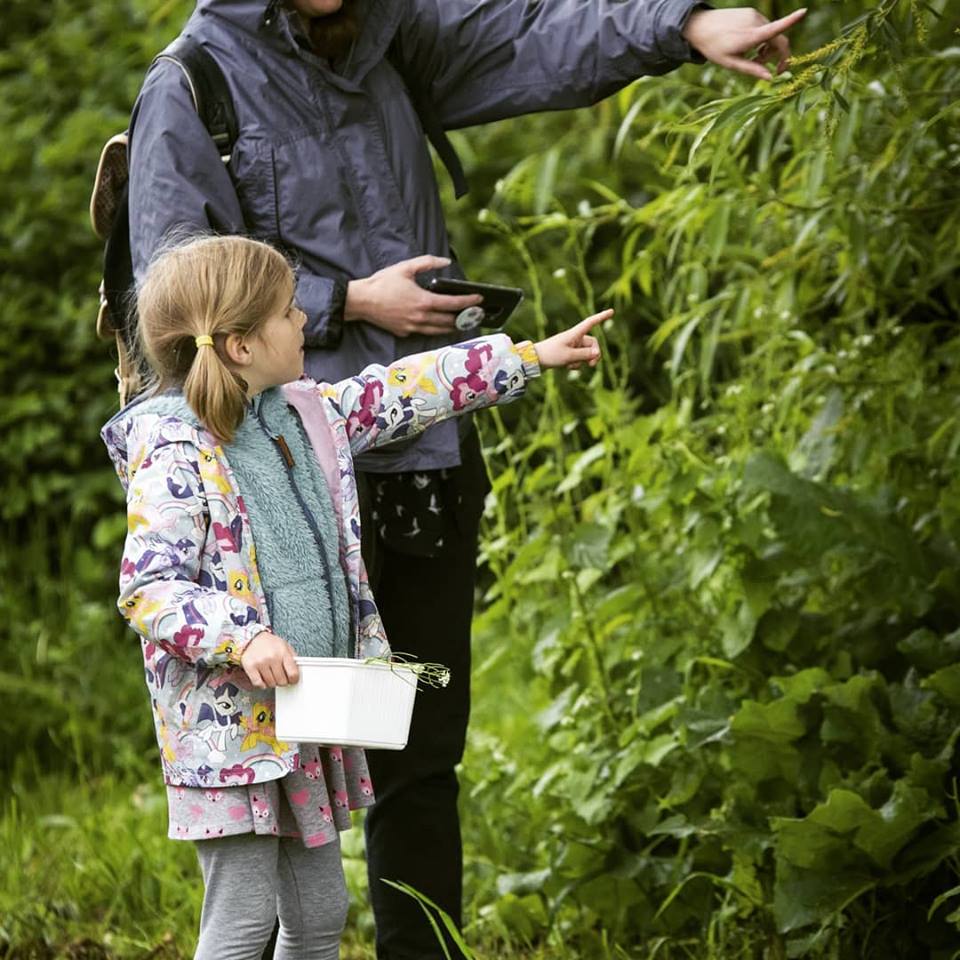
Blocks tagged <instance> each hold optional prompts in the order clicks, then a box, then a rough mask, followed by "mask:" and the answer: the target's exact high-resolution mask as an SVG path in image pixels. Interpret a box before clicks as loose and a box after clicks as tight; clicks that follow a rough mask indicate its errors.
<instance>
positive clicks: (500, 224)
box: [474, 0, 960, 957]
mask: <svg viewBox="0 0 960 960" xmlns="http://www.w3.org/2000/svg"><path fill="white" fill-rule="evenodd" d="M944 9H945V8H944V7H943V5H940V6H939V7H929V6H921V5H919V4H908V3H903V2H901V3H897V2H895V0H890V2H884V3H880V4H878V5H877V6H876V7H875V8H873V9H871V10H869V11H867V12H861V13H860V14H859V15H858V16H856V17H855V18H853V19H852V20H851V22H850V23H849V24H847V25H846V26H845V28H844V29H843V30H842V31H840V32H839V35H838V36H837V37H835V38H834V39H830V38H829V33H828V32H827V29H826V28H827V27H828V17H829V14H827V13H821V14H820V15H819V18H818V19H819V24H817V26H819V28H820V29H821V30H822V31H823V33H822V35H823V36H824V37H825V38H826V39H827V41H828V42H825V44H824V46H823V47H822V48H820V49H819V50H817V51H815V52H814V53H812V54H811V55H809V56H808V57H806V58H805V60H806V63H801V64H799V71H798V74H797V75H796V76H795V77H788V78H785V79H783V80H782V81H781V82H779V83H776V84H774V85H773V86H772V87H764V88H761V87H758V88H757V89H756V90H754V91H751V92H749V93H741V92H738V90H737V89H736V88H735V87H734V86H733V84H732V82H731V85H730V87H729V88H728V90H727V91H726V92H727V95H725V96H721V97H720V98H719V99H718V98H717V97H716V91H715V90H713V89H710V88H709V87H708V86H707V82H706V81H707V80H708V79H709V80H715V81H719V78H713V77H709V78H704V79H705V82H704V85H702V86H701V85H699V84H694V83H688V82H686V81H685V80H684V79H680V78H678V79H676V80H672V81H667V82H666V83H663V82H658V83H654V82H642V83H640V84H638V85H637V86H636V87H635V88H633V89H632V90H631V91H630V92H628V93H624V94H623V95H622V96H620V97H619V98H616V99H615V100H613V101H611V102H608V103H607V104H605V105H603V106H602V107H600V108H598V109H597V110H596V111H595V112H594V114H593V116H592V118H591V120H590V121H584V128H586V127H587V125H588V124H589V130H587V129H583V132H582V137H583V139H582V140H581V127H580V126H579V125H578V126H576V127H575V129H573V130H572V131H571V132H570V134H569V141H563V140H561V141H560V142H559V144H558V143H557V141H556V139H554V140H553V141H552V145H551V146H550V147H549V148H548V149H547V150H546V151H542V152H540V153H538V154H537V155H535V156H531V157H528V158H527V159H525V160H524V161H523V162H522V163H521V164H520V165H518V166H517V167H515V168H514V169H513V170H511V171H509V172H506V173H505V175H504V176H503V177H502V178H501V179H500V181H499V183H498V186H497V190H496V194H495V199H494V202H493V203H492V204H491V207H490V210H489V211H488V212H487V213H486V214H485V215H484V217H483V223H482V225H483V226H484V227H486V228H487V229H492V230H493V231H495V233H496V235H497V236H498V238H499V240H500V242H501V243H503V244H505V245H509V246H510V247H511V248H512V249H513V250H514V251H516V253H517V254H519V256H518V257H517V258H516V259H517V262H518V263H521V264H524V265H525V267H526V269H527V270H528V271H529V279H528V283H529V284H530V286H531V287H532V289H533V290H534V292H535V296H534V308H535V309H534V314H535V315H534V318H533V320H534V323H535V324H536V325H537V326H539V327H544V326H546V325H547V324H548V319H547V318H548V317H549V316H550V315H551V314H553V313H555V312H561V311H564V312H566V311H570V312H572V311H581V310H585V309H592V307H593V303H594V300H599V301H608V300H611V299H612V300H613V301H614V302H615V303H616V304H617V305H618V308H619V313H618V318H617V320H616V322H615V323H614V324H612V325H611V328H610V330H609V331H608V349H609V353H610V362H608V364H607V366H606V369H605V370H604V371H603V372H598V373H597V374H596V375H595V376H593V377H591V378H590V379H589V380H588V381H587V382H584V381H583V380H575V381H574V382H573V383H572V384H569V385H566V386H562V387H560V388H558V390H557V395H556V396H550V395H548V397H547V403H546V404H545V405H544V407H543V408H542V411H541V412H539V413H531V412H530V410H529V409H525V410H523V411H519V412H518V413H517V412H511V415H512V416H519V417H520V418H522V419H524V420H525V421H526V424H525V426H526V428H527V429H528V430H530V431H531V432H532V435H533V436H534V439H533V440H532V441H531V442H529V443H523V442H520V441H518V440H517V439H516V438H517V437H520V436H523V435H524V430H523V429H517V428H516V424H514V423H512V422H511V423H505V424H503V426H502V428H500V429H498V430H497V431H496V433H495V434H491V433H490V432H488V433H487V436H488V438H489V439H490V446H491V451H492V453H493V460H494V463H495V464H496V472H498V473H499V476H498V478H497V480H495V489H494V501H493V504H492V507H493V515H494V518H495V534H494V536H493V537H492V538H491V539H489V540H488V542H487V547H486V550H487V559H488V563H489V564H490V567H491V570H492V571H493V572H494V574H495V577H493V578H491V586H490V589H489V592H488V596H487V599H488V601H489V606H488V609H487V611H486V613H485V615H484V619H483V620H482V623H483V624H484V625H485V631H486V632H487V634H488V635H489V636H491V637H493V636H495V635H498V634H499V633H501V632H502V631H504V630H506V629H509V630H510V631H511V632H513V633H514V634H517V633H519V634H520V635H521V636H522V637H524V638H525V639H526V641H527V643H528V644H529V646H530V647H532V649H533V667H534V671H535V674H536V676H537V677H539V680H538V681H537V682H536V686H535V689H537V690H538V691H539V694H540V696H541V697H542V701H541V702H542V703H543V705H544V709H543V712H542V713H541V715H540V719H539V725H540V730H541V732H542V735H543V736H545V737H546V742H547V744H548V753H547V755H546V756H544V755H543V753H542V750H541V748H540V746H539V745H538V746H537V747H536V748H532V749H531V750H530V751H529V753H527V752H526V751H523V750H522V748H520V747H519V745H518V744H517V743H516V741H514V742H513V743H512V746H513V747H514V749H518V750H520V752H521V755H522V756H523V758H524V759H528V758H529V765H528V766H527V767H525V766H524V764H523V761H522V760H521V761H518V762H517V763H516V766H515V767H514V768H513V771H514V776H515V777H516V784H515V785H514V787H513V788H511V789H510V790H509V791H508V793H509V795H510V797H511V799H512V801H513V802H515V803H518V804H521V805H522V804H527V805H529V804H530V800H529V797H530V796H531V795H532V796H533V798H534V801H533V803H534V809H535V813H534V814H531V813H530V811H529V809H528V811H527V812H528V816H532V817H533V819H535V821H536V822H537V829H536V836H535V838H534V839H533V840H532V842H533V843H534V844H535V847H536V850H537V855H536V856H535V857H534V858H532V859H531V858H526V859H525V861H524V862H523V863H521V864H517V866H518V867H520V868H521V871H522V872H520V873H518V874H517V875H516V876H517V877H518V878H522V877H527V878H535V879H534V880H533V881H532V883H533V886H532V887H531V886H530V881H529V880H528V881H526V882H525V881H524V880H522V879H518V880H517V883H518V884H519V888H518V889H519V890H520V891H522V892H525V893H533V894H535V895H539V896H540V897H542V899H543V902H544V903H545V904H546V905H547V906H548V907H549V908H550V911H551V914H550V915H551V916H552V917H553V919H554V922H555V924H559V927H558V929H561V930H565V931H567V932H568V933H572V932H573V931H574V930H580V931H581V932H582V930H583V927H584V924H585V922H586V926H587V927H588V928H591V927H592V928H593V930H594V931H595V935H596V936H597V937H601V939H602V934H603V932H604V931H605V932H606V935H607V936H610V937H613V938H614V941H615V942H620V943H621V944H623V945H627V944H629V943H632V942H638V941H644V942H649V943H653V942H657V943H658V944H659V947H658V949H661V950H668V951H669V950H679V951H681V952H680V953H678V954H677V955H684V953H683V952H682V951H683V950H684V949H686V947H684V944H689V943H690V942H691V938H693V942H699V943H705V942H711V943H725V944H726V947H727V948H728V949H733V946H734V945H735V944H737V943H739V944H741V946H742V945H743V944H745V943H746V944H750V945H751V946H749V951H750V952H749V953H744V954H743V955H754V951H757V955H759V951H761V950H766V951H767V953H768V955H770V956H787V955H790V956H803V955H807V954H810V953H818V952H823V951H827V950H833V951H837V950H839V951H841V953H844V954H846V953H848V952H850V953H851V955H852V951H854V950H855V949H857V950H860V949H862V950H863V951H864V953H863V954H860V953H857V955H858V956H859V955H868V956H877V957H886V956H890V955H898V956H899V955H902V956H908V955H911V951H913V953H914V954H915V953H916V952H917V951H918V950H919V951H924V950H926V951H928V952H929V955H931V956H945V957H946V956H949V955H950V953H951V950H952V947H951V945H952V944H955V942H956V939H957V936H958V929H960V926H958V921H960V912H956V911H954V912H953V913H951V909H952V908H953V907H955V906H956V902H955V901H956V896H957V895H956V890H955V887H956V883H957V879H956V873H957V864H958V860H957V853H958V850H960V847H958V839H960V832H958V830H960V828H958V826H957V809H956V803H955V801H954V800H953V799H952V798H953V797H954V796H955V787H954V785H953V782H952V780H951V773H952V771H953V770H954V769H955V761H956V733H957V730H958V721H960V714H958V709H960V698H958V695H957V689H958V688H957V687H956V682H957V678H958V677H960V666H958V665H957V657H956V652H957V645H958V642H960V641H958V637H960V632H958V628H960V617H958V614H957V610H958V606H960V582H958V580H957V577H956V574H955V573H954V571H955V570H956V568H957V559H958V532H960V531H958V526H957V508H956V504H957V503H960V499H958V496H957V495H958V492H960V491H958V489H957V481H956V479H955V477H956V469H955V467H956V463H957V452H958V449H960V432H958V428H960V420H958V418H957V411H958V407H957V399H956V398H957V386H958V384H957V360H958V352H957V339H956V336H955V332H954V331H955V327H954V321H955V318H956V312H957V306H958V301H960V285H958V281H957V277H958V276H960V272H958V266H960V250H958V245H957V239H956V238H957V236H958V235H960V231H958V227H960V209H958V197H957V192H956V188H955V181H956V178H957V172H958V165H960V157H958V145H957V142H956V129H957V119H958V112H960V101H958V98H957V93H956V91H957V90H958V89H960V58H958V56H957V53H956V49H955V47H953V46H951V45H950V44H951V42H952V40H953V37H952V31H953V26H954V25H953V24H950V23H949V22H948V21H947V20H945V19H944V18H943V17H942V13H943V11H944ZM495 135H496V134H494V136H495ZM574 143H576V144H577V147H576V149H574V148H573V144H574ZM568 144H569V146H568ZM610 156H612V157H613V159H614V165H613V167H612V169H607V170H601V169H599V168H600V167H601V166H602V165H603V163H604V162H605V159H606V158H607V157H610ZM568 161H569V162H568ZM548 390H549V387H548ZM561 401H562V403H561ZM513 490H517V491H518V496H516V497H514V496H512V491H513ZM558 586H559V588H558ZM493 642H494V641H493V640H492V639H491V640H489V641H488V643H493ZM503 788H504V784H503V782H502V781H501V780H498V779H497V778H496V777H495V776H490V777H487V778H486V779H485V780H484V779H481V780H480V781H479V782H478V783H477V784H476V786H475V788H474V789H475V795H476V797H477V798H478V799H481V800H482V799H487V800H488V801H491V802H492V801H493V799H494V797H495V796H496V797H498V798H499V794H500V792H502V791H503ZM521 797H523V798H524V800H523V801H522V803H521V800H520V799H519V798H521ZM541 867H543V868H546V872H544V873H537V872H536V868H541ZM500 890H501V893H502V894H503V896H504V897H506V898H508V897H509V896H510V895H511V892H510V881H507V880H503V882H501V884H500ZM505 902H509V903H513V904H514V905H515V898H514V901H505ZM931 905H934V906H933V907H932V908H931ZM532 916H533V915H532V914H529V915H528V920H529V919H530V917H532ZM589 936H590V935H589V934H588V937H589ZM657 938H660V939H657ZM891 951H892V953H891ZM694 955H699V954H696V950H694Z"/></svg>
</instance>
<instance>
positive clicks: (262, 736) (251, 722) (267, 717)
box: [240, 703, 288, 753]
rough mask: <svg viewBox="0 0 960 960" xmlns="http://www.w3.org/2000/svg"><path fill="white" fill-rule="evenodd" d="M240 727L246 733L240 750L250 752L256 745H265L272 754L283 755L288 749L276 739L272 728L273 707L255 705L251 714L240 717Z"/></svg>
mask: <svg viewBox="0 0 960 960" xmlns="http://www.w3.org/2000/svg"><path fill="white" fill-rule="evenodd" d="M240 725H241V726H242V727H243V729H244V730H246V731H247V735H246V736H245V737H244V738H243V743H241V744H240V749H241V750H252V749H253V748H254V747H255V746H257V744H260V743H262V744H265V745H266V746H268V747H269V748H270V749H271V750H272V751H273V752H274V753H283V752H284V751H286V750H287V749H288V747H287V744H285V743H284V742H283V741H282V740H278V739H277V737H276V727H275V726H274V714H273V707H271V706H269V705H268V704H266V703H255V704H254V705H253V714H252V715H251V716H249V717H241V718H240Z"/></svg>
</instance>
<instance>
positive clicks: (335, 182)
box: [270, 129, 362, 268]
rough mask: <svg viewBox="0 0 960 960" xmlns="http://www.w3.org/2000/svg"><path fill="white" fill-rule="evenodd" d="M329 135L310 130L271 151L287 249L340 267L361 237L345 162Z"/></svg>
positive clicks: (280, 234)
mask: <svg viewBox="0 0 960 960" xmlns="http://www.w3.org/2000/svg"><path fill="white" fill-rule="evenodd" d="M345 149H346V145H345V144H338V143H337V142H336V141H335V137H334V135H331V134H330V132H329V131H327V130H316V129H312V130H307V131H301V132H299V133H298V134H296V135H294V136H291V137H288V138H285V139H283V140H279V141H275V142H274V143H273V145H272V146H271V150H270V153H271V158H270V159H271V178H272V181H273V184H274V198H275V207H276V223H277V233H278V237H279V239H280V242H281V243H282V244H283V245H284V246H286V247H288V248H296V249H300V250H305V251H308V252H310V253H312V254H314V255H315V256H317V257H319V259H321V260H327V261H328V262H331V263H333V264H334V265H336V266H340V267H341V268H343V267H347V266H349V264H350V262H351V260H353V259H354V257H353V255H352V252H351V251H350V250H349V249H347V248H349V246H350V245H351V243H352V242H355V238H357V237H360V236H361V235H362V231H361V225H360V222H359V218H358V216H357V212H356V204H355V198H354V192H353V191H354V190H355V189H357V186H356V185H353V186H352V187H351V184H350V183H349V182H348V177H347V174H346V170H345V165H346V159H345V158H344V157H343V156H341V151H342V150H345Z"/></svg>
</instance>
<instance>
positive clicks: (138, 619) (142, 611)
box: [121, 590, 162, 637]
mask: <svg viewBox="0 0 960 960" xmlns="http://www.w3.org/2000/svg"><path fill="white" fill-rule="evenodd" d="M161 606H162V604H161V602H160V601H159V600H150V599H148V598H147V597H146V596H144V594H143V593H141V591H139V590H137V591H136V593H133V594H131V595H130V596H129V597H127V599H126V600H125V601H124V602H123V610H122V611H121V612H122V613H123V616H124V617H125V618H126V619H127V620H129V621H130V622H131V623H132V624H133V626H134V628H135V629H136V631H137V632H138V633H139V634H140V635H141V636H142V637H145V636H148V635H149V633H150V628H149V626H148V623H147V621H148V620H149V618H150V617H152V616H153V614H155V613H156V612H157V611H158V610H159V609H160V608H161Z"/></svg>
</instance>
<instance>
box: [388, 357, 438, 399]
mask: <svg viewBox="0 0 960 960" xmlns="http://www.w3.org/2000/svg"><path fill="white" fill-rule="evenodd" d="M435 362H436V355H435V354H432V353H427V354H423V355H422V356H420V357H417V358H416V359H415V360H414V359H413V358H411V360H410V361H408V362H407V363H406V364H404V365H403V366H400V365H394V366H392V367H391V368H390V372H389V373H388V374H387V383H388V384H389V385H390V386H391V387H399V388H400V393H401V395H402V396H404V397H409V396H412V395H413V394H415V393H430V394H436V392H437V385H436V384H435V383H434V382H433V380H432V379H431V378H430V376H429V373H428V371H429V369H430V368H431V367H432V366H433V365H434V363H435Z"/></svg>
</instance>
